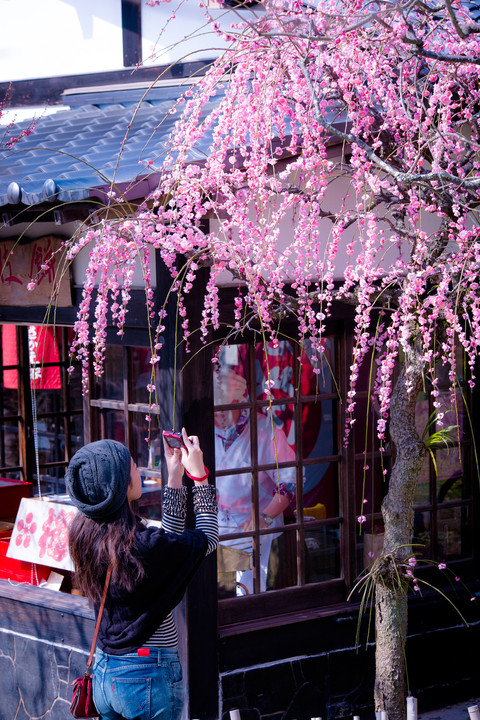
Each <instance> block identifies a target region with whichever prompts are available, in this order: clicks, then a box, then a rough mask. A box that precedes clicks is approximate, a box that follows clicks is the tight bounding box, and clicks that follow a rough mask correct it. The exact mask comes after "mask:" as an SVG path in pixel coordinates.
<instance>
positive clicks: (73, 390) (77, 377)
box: [67, 368, 83, 410]
mask: <svg viewBox="0 0 480 720" xmlns="http://www.w3.org/2000/svg"><path fill="white" fill-rule="evenodd" d="M67 393H68V402H69V405H70V409H71V410H82V409H83V397H82V376H81V372H80V369H79V368H75V370H74V371H73V373H69V374H68V377H67Z"/></svg>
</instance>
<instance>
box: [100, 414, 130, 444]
mask: <svg viewBox="0 0 480 720" xmlns="http://www.w3.org/2000/svg"><path fill="white" fill-rule="evenodd" d="M98 414H99V423H100V433H99V437H102V438H108V439H110V440H118V442H121V443H125V437H126V435H125V415H124V414H123V412H119V411H118V410H104V409H100V410H99V413H98Z"/></svg>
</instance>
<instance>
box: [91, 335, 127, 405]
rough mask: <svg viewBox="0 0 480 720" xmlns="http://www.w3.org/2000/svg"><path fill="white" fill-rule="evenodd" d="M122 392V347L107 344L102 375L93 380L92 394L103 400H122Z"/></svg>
mask: <svg viewBox="0 0 480 720" xmlns="http://www.w3.org/2000/svg"><path fill="white" fill-rule="evenodd" d="M123 394H124V393H123V348H122V347H121V346H119V345H109V346H108V347H107V351H106V354H105V364H104V372H103V375H102V376H101V377H100V378H95V379H94V381H93V395H94V397H95V398H104V399H105V400H123Z"/></svg>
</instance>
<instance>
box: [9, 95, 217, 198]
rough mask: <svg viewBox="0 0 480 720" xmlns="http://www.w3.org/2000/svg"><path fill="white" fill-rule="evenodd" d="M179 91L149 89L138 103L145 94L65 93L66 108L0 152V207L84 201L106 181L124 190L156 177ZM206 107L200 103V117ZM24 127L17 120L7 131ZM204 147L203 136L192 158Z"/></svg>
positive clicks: (200, 154) (206, 141) (201, 153)
mask: <svg viewBox="0 0 480 720" xmlns="http://www.w3.org/2000/svg"><path fill="white" fill-rule="evenodd" d="M182 90H184V88H179V87H167V88H161V89H160V88H159V89H154V90H153V91H151V92H150V93H149V95H148V100H146V101H144V102H142V103H141V104H140V106H139V105H138V101H139V100H140V98H141V97H142V95H143V94H144V92H145V89H137V90H129V91H126V90H123V91H118V92H116V91H115V90H111V91H107V92H106V91H103V90H102V91H101V92H100V91H91V92H89V93H86V94H85V93H83V94H80V95H75V96H70V97H68V96H67V97H66V98H65V102H66V103H68V104H69V105H70V109H65V110H59V111H58V112H56V113H54V114H52V115H46V116H44V117H40V119H39V120H38V123H37V124H36V127H35V129H34V131H33V132H32V133H31V134H30V135H29V136H26V137H24V138H22V139H21V140H20V141H19V142H18V143H17V144H16V145H15V146H14V147H13V148H12V149H11V150H4V151H2V152H0V206H4V205H9V204H15V205H16V204H18V203H22V204H24V205H36V204H38V203H41V202H45V201H48V200H54V199H56V200H57V201H61V202H71V201H78V200H83V199H85V198H87V197H90V196H91V195H93V194H95V191H93V192H92V189H94V188H100V187H105V186H108V185H109V184H110V183H111V182H112V180H114V182H115V184H117V185H121V186H122V187H123V188H124V187H125V184H128V183H132V182H134V181H136V180H139V179H140V178H145V177H147V178H148V177H151V176H152V175H155V172H156V171H159V170H160V169H161V167H162V164H163V159H164V155H165V152H166V140H167V138H168V136H169V133H170V131H171V129H172V127H173V124H174V123H175V121H176V120H177V118H178V112H177V113H175V114H169V113H168V111H169V110H170V109H171V108H172V105H173V104H174V100H175V98H177V97H178V96H179V95H180V94H181V92H182ZM80 102H83V103H85V104H78V103H80ZM213 102H214V101H212V102H211V103H209V104H207V105H206V106H205V110H204V111H205V113H206V114H207V113H208V112H210V110H211V109H212V106H213ZM180 107H183V106H180ZM25 125H28V123H25V122H23V123H18V125H17V126H15V129H14V132H13V134H14V135H15V134H17V133H18V131H19V130H20V129H22V128H23V127H24V126H25ZM127 130H128V134H127ZM125 138H126V140H125V144H124V147H123V150H122V152H121V153H120V148H121V147H122V142H123V141H124V139H125ZM209 144H210V138H204V139H203V140H201V141H200V143H199V145H198V146H197V148H196V150H194V151H193V153H192V155H191V159H192V160H196V159H200V158H204V157H205V154H206V153H207V151H208V146H209Z"/></svg>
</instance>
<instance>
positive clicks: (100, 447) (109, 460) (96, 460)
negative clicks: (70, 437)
mask: <svg viewBox="0 0 480 720" xmlns="http://www.w3.org/2000/svg"><path fill="white" fill-rule="evenodd" d="M130 467H131V456H130V453H129V451H128V450H127V448H126V447H125V445H122V443H119V442H117V441H116V440H99V441H98V442H93V443H89V444H88V445H85V446H84V447H83V448H81V449H80V450H78V451H77V452H76V453H75V455H74V456H73V458H72V459H71V460H70V464H69V466H68V468H67V472H66V474H65V487H66V489H67V492H68V494H69V496H70V498H71V500H72V502H73V504H74V505H76V506H77V508H78V509H79V510H80V511H81V512H82V513H83V514H84V515H86V516H87V517H89V518H92V520H96V521H97V522H103V521H104V520H108V519H109V518H111V517H112V516H113V515H114V514H115V513H116V512H117V511H118V510H119V509H120V508H121V507H122V505H123V503H124V502H125V499H126V497H127V490H128V484H129V482H130Z"/></svg>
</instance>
